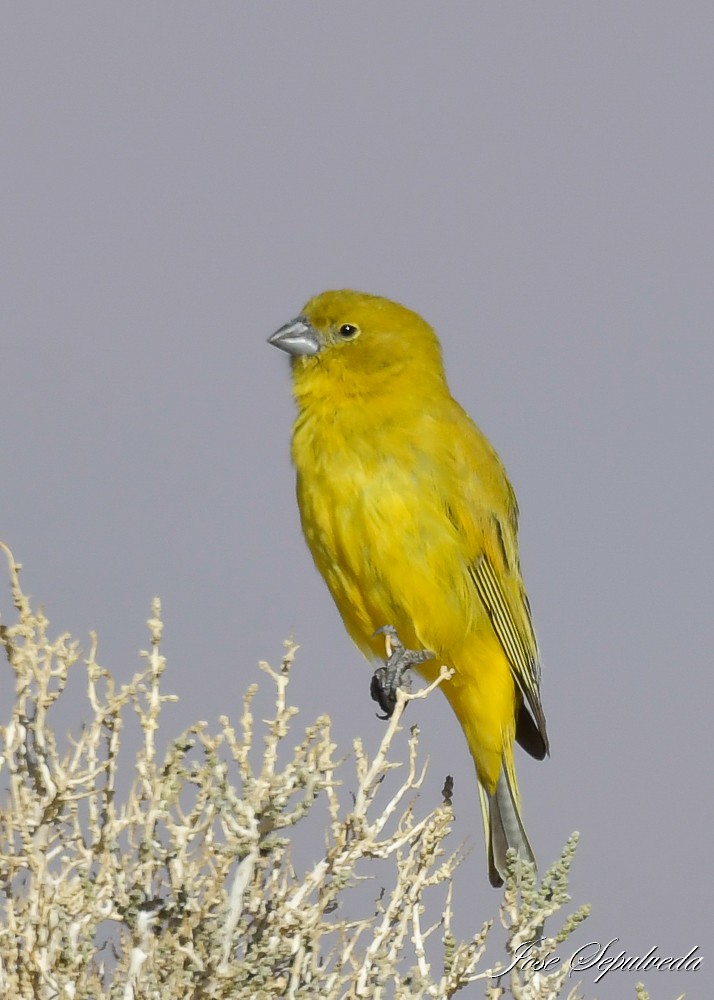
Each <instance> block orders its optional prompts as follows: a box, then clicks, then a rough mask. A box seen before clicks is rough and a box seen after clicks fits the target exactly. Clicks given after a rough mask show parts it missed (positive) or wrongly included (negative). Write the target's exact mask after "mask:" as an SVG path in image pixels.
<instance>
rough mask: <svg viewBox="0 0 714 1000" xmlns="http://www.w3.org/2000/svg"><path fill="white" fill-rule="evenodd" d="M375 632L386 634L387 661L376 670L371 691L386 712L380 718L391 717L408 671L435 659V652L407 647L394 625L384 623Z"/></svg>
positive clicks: (373, 698) (374, 699) (376, 633)
mask: <svg viewBox="0 0 714 1000" xmlns="http://www.w3.org/2000/svg"><path fill="white" fill-rule="evenodd" d="M374 634H375V635H380V634H382V635H383V636H384V645H385V648H386V651H387V662H386V663H385V664H384V666H382V667H377V669H376V670H375V672H374V674H373V675H372V682H371V684H370V688H369V692H370V694H371V695H372V700H373V701H376V702H377V703H378V704H379V707H380V708H381V709H382V711H383V712H384V713H385V714H384V715H380V716H379V718H380V719H391V717H392V715H393V713H394V709H395V707H396V704H397V691H398V690H399V688H400V687H402V682H403V680H404V675H405V674H406V672H407V671H408V670H410V669H411V667H414V666H416V665H417V664H419V663H424V661H425V660H433V659H434V655H435V654H434V653H432V652H431V650H430V649H419V650H416V649H406V648H405V646H404V643H403V642H402V641H401V640H400V638H399V636H398V635H397V630H396V629H395V628H394V626H393V625H383V626H382V628H378V629H377V631H376V632H375V633H374Z"/></svg>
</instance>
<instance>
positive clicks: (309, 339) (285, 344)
mask: <svg viewBox="0 0 714 1000" xmlns="http://www.w3.org/2000/svg"><path fill="white" fill-rule="evenodd" d="M268 343H269V344H273V345H274V346H275V347H279V348H280V350H281V351H287V353H288V354H292V355H293V356H294V357H301V356H302V357H311V356H312V355H313V354H317V352H318V351H319V350H320V348H321V347H322V344H321V342H320V337H319V335H318V333H317V330H316V329H315V328H314V327H313V326H311V325H310V324H309V323H308V321H307V320H306V319H303V317H302V316H298V318H297V319H294V320H291V321H290V323H286V324H285V326H281V327H280V329H279V330H276V332H275V333H274V334H273V335H272V337H268Z"/></svg>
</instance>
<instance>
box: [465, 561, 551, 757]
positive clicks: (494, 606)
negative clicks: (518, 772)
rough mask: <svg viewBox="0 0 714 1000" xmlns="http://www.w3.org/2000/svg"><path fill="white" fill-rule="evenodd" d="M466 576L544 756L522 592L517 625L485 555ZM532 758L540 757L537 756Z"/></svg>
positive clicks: (535, 665) (534, 650)
mask: <svg viewBox="0 0 714 1000" xmlns="http://www.w3.org/2000/svg"><path fill="white" fill-rule="evenodd" d="M469 573H470V575H471V579H472V580H473V582H474V584H475V586H476V591H477V593H478V596H479V598H480V599H481V603H482V604H483V606H484V608H485V609H486V613H487V614H488V617H489V618H490V620H491V624H492V625H493V630H494V632H495V633H496V635H497V636H498V640H499V642H500V643H501V645H502V646H503V649H504V652H505V653H506V656H507V657H508V662H509V663H510V665H511V672H512V673H513V677H514V679H515V681H516V684H517V686H518V688H519V690H520V692H521V694H522V695H523V699H524V701H525V703H526V705H527V706H528V709H529V711H530V713H531V715H532V717H533V721H534V722H535V725H536V728H537V729H538V732H539V733H540V735H541V737H542V739H543V744H544V746H543V753H545V752H547V748H548V737H547V735H546V726H545V715H544V713H543V706H542V704H541V699H540V665H539V662H538V647H537V645H536V640H535V634H534V632H533V626H532V624H531V621H530V614H529V611H528V606H527V604H526V603H525V593H523V599H524V604H523V605H522V607H523V613H522V614H521V615H520V616H519V618H520V622H517V621H516V619H515V617H514V614H513V611H512V610H511V604H512V602H511V601H509V599H508V598H507V597H506V595H505V592H504V589H503V587H502V586H501V583H500V582H499V579H498V577H497V575H496V573H495V571H494V568H493V566H492V565H491V562H490V560H489V558H488V556H487V555H485V554H482V555H480V556H479V557H478V558H477V559H476V561H475V563H473V564H472V565H471V566H470V568H469ZM524 626H525V628H524ZM536 756H541V754H540V753H537V754H536Z"/></svg>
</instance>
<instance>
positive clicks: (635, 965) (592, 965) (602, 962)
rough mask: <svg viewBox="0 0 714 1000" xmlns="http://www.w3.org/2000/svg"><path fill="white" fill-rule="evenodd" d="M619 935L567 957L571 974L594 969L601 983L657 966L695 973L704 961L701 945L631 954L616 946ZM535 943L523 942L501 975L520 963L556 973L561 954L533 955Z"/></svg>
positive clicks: (585, 946) (521, 966)
mask: <svg viewBox="0 0 714 1000" xmlns="http://www.w3.org/2000/svg"><path fill="white" fill-rule="evenodd" d="M619 940H620V939H619V938H611V939H610V941H608V942H607V944H605V945H603V944H601V943H600V942H599V941H589V942H588V944H584V945H583V946H582V948H578V950H577V951H574V952H573V954H572V955H571V956H570V958H569V959H567V963H568V966H569V967H570V975H571V976H572V975H573V973H576V972H584V971H586V970H587V969H595V970H596V972H597V975H596V976H595V979H594V982H596V983H599V982H600V980H601V979H604V977H605V976H606V975H607V974H608V973H609V972H646V971H647V970H648V969H656V970H658V971H660V972H665V971H666V972H694V971H696V970H697V969H698V968H699V966H700V965H701V964H702V956H701V955H698V954H697V952H698V951H699V945H694V947H693V948H690V949H689V951H688V952H687V954H686V955H678V956H672V955H666V954H662V953H660V951H659V949H658V948H657V945H653V946H652V947H651V948H650V949H649V951H647V952H645V954H644V955H629V954H628V953H627V952H626V951H625V950H624V949H622V950H619V951H618V949H617V944H618V942H619ZM533 948H534V943H533V942H532V941H531V942H530V943H528V944H522V945H520V946H519V947H518V948H517V949H516V951H515V953H514V956H513V959H512V961H511V964H510V965H509V966H508V968H507V969H504V970H503V971H502V972H501V973H500V975H505V974H506V973H508V972H511V970H512V969H515V968H516V966H518V968H519V969H522V970H524V971H525V970H531V971H533V972H555V970H556V969H557V968H558V967H559V966H560V963H561V961H562V959H561V957H560V956H559V955H548V956H546V957H545V958H540V957H537V956H536V955H533V954H532V951H533Z"/></svg>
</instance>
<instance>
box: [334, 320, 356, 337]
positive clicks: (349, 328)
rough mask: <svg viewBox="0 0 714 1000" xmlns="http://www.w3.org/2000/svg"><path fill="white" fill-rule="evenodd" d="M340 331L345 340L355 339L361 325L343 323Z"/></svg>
mask: <svg viewBox="0 0 714 1000" xmlns="http://www.w3.org/2000/svg"><path fill="white" fill-rule="evenodd" d="M338 332H339V334H340V336H341V337H342V339H343V340H354V338H355V337H356V336H357V334H358V333H359V327H358V326H353V325H352V323H343V324H342V326H341V327H340V329H339V331H338Z"/></svg>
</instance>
